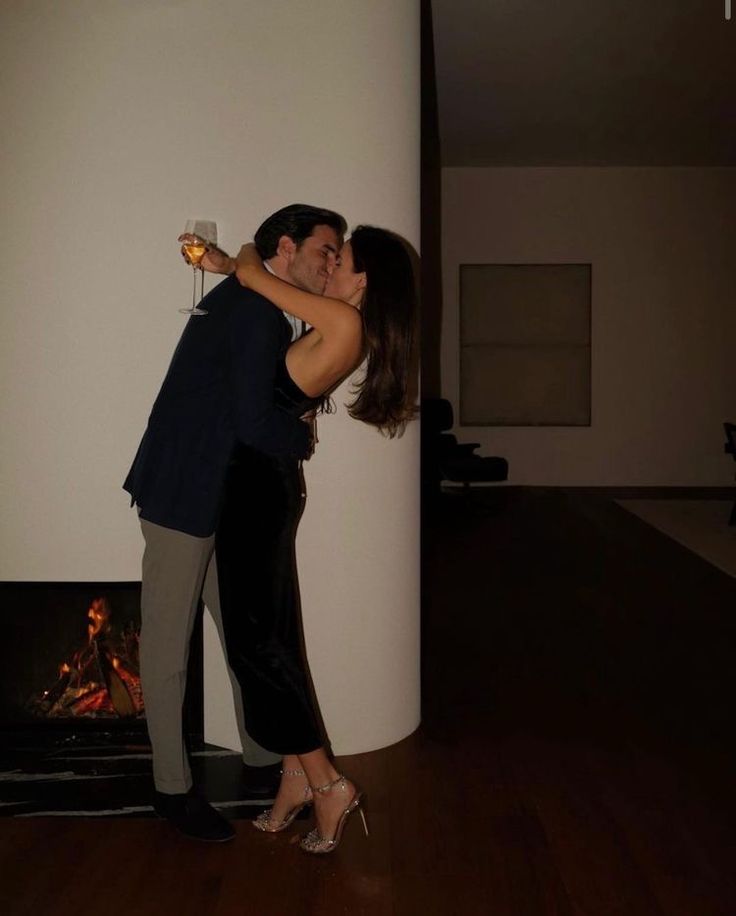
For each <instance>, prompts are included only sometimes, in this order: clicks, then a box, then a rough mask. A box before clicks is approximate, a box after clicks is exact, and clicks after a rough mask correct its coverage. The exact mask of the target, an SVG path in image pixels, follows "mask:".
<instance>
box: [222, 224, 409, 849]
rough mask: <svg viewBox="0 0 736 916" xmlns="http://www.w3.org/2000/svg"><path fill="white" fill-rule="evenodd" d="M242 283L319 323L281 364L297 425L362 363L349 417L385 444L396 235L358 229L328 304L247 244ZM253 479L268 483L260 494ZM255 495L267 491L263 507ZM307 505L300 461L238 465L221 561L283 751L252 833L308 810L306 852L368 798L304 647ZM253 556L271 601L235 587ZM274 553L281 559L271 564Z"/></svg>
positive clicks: (231, 608)
mask: <svg viewBox="0 0 736 916" xmlns="http://www.w3.org/2000/svg"><path fill="white" fill-rule="evenodd" d="M236 276H237V278H238V280H239V281H240V283H241V284H242V285H243V286H246V287H248V288H250V289H253V290H254V291H256V292H257V293H260V294H261V295H263V296H265V297H266V298H267V299H269V300H270V301H271V302H272V303H274V305H276V306H277V307H278V308H280V309H281V310H283V311H286V312H289V313H291V314H292V315H295V316H296V317H297V318H300V319H302V320H303V321H305V322H307V323H308V324H310V325H311V326H312V328H311V330H310V331H309V332H308V333H307V334H306V335H304V336H303V337H301V338H300V339H299V340H296V341H295V342H293V343H292V344H291V345H290V346H289V348H288V350H287V351H286V353H285V356H284V360H283V366H280V367H279V370H278V372H277V378H276V397H277V401H278V402H279V403H280V406H282V407H283V408H284V409H286V410H289V411H291V412H293V413H294V415H297V416H302V415H303V414H305V413H308V412H309V411H310V410H314V409H315V408H318V407H319V406H321V405H322V404H323V403H324V401H325V398H326V396H327V395H329V392H330V391H332V390H333V389H334V388H335V387H336V385H337V384H338V383H339V382H340V381H341V380H342V379H344V378H345V377H346V376H347V375H348V374H349V373H350V372H352V371H353V370H354V369H355V368H356V367H357V366H358V365H360V364H361V363H362V362H364V361H365V371H364V374H363V376H362V379H361V381H360V382H359V383H358V384H357V386H356V392H355V394H356V396H355V398H354V400H353V401H352V403H351V404H350V405H349V413H350V415H351V416H353V417H355V418H356V419H359V420H362V421H364V422H366V423H369V424H371V425H373V426H376V427H378V428H379V429H380V430H382V431H383V432H385V433H386V434H388V435H389V436H394V435H396V433H397V432H398V431H400V429H401V428H402V427H403V425H404V424H405V423H406V422H407V420H409V419H410V418H411V416H412V414H413V410H414V408H413V406H412V405H411V404H410V403H409V398H408V394H407V381H408V375H409V364H410V358H411V344H412V329H413V322H414V305H415V290H414V276H413V271H412V267H411V262H410V259H409V256H408V254H407V251H406V249H405V248H404V245H403V244H402V243H401V242H400V241H399V240H398V238H396V237H395V236H393V235H392V234H391V233H389V232H387V231H385V230H382V229H376V228H373V227H369V226H361V227H358V228H357V229H356V230H355V232H354V233H353V236H352V238H351V239H350V241H348V242H346V243H345V245H344V246H343V248H342V250H341V253H340V259H339V264H338V266H337V267H336V268H335V269H334V271H333V273H332V274H331V276H330V279H329V282H328V286H327V289H326V291H325V292H326V295H325V296H318V295H314V294H312V293H308V292H305V291H303V290H300V289H298V288H296V287H294V286H291V285H290V284H288V283H286V282H284V281H282V280H280V279H278V278H277V277H275V276H273V275H272V274H270V273H269V272H268V271H267V270H266V269H265V268H264V266H263V262H262V261H261V259H260V257H259V256H258V253H257V251H256V249H255V246H254V245H252V244H251V245H244V246H243V248H242V249H241V251H240V254H239V255H238V258H237V261H236ZM254 480H255V481H261V482H262V486H261V487H260V488H259V487H258V486H254ZM259 489H260V490H262V492H264V493H267V494H268V497H267V499H266V500H263V501H261V502H259V496H258V492H257V491H258V490H259ZM302 496H303V494H302V492H301V485H300V476H299V468H298V465H297V463H296V462H295V461H290V460H286V459H285V460H283V461H280V460H278V459H273V458H269V457H268V456H262V455H258V454H255V455H254V454H253V453H252V452H248V450H246V449H244V450H243V451H242V452H241V453H240V454H238V455H236V456H235V461H234V463H233V466H232V467H231V473H230V475H229V479H228V483H227V486H226V492H225V499H224V508H223V515H222V520H221V522H220V525H219V526H218V531H217V542H216V543H217V546H216V552H217V562H218V576H219V585H220V601H221V604H222V610H223V618H224V620H225V628H226V639H227V642H228V644H230V643H231V642H232V644H233V645H237V646H239V647H240V646H245V647H248V648H245V649H244V650H243V651H242V652H240V650H238V652H237V653H236V657H233V656H232V655H230V656H229V657H230V663H231V666H232V667H233V670H234V671H235V673H236V675H237V677H238V680H239V681H240V684H241V687H242V688H243V699H244V706H245V714H246V724H247V727H248V731H249V733H250V734H252V735H253V737H255V738H256V740H257V741H258V742H259V743H260V744H262V745H263V746H264V747H266V748H268V749H269V750H273V751H275V752H276V753H281V754H283V768H282V779H281V784H280V787H279V791H278V794H277V797H276V799H275V803H274V806H273V808H271V809H269V810H268V811H266V812H264V813H263V814H262V815H261V816H260V817H258V818H257V819H256V821H255V822H254V824H255V826H256V827H257V828H258V829H260V830H262V831H265V832H270V833H276V832H279V831H281V830H283V829H285V828H286V827H288V826H289V825H290V824H291V823H292V821H293V820H294V818H295V817H296V815H297V814H298V813H299V811H301V810H302V809H303V808H304V807H305V806H306V805H309V804H313V805H314V811H315V818H316V822H317V826H316V828H315V829H314V830H312V831H311V832H310V833H308V834H307V835H306V836H305V837H304V838H303V839H302V841H301V847H302V849H304V850H305V851H306V852H310V853H327V852H331V851H333V850H334V849H335V848H336V847H337V844H338V843H339V841H340V838H341V835H342V831H343V828H344V826H345V823H346V820H347V818H348V816H349V815H350V814H351V813H352V812H353V811H356V810H360V812H361V816H363V811H362V809H361V800H362V793H361V791H360V789H359V788H358V787H357V786H356V785H355V784H354V783H352V782H351V781H350V780H349V779H347V778H346V777H345V776H343V775H342V774H340V773H338V772H337V770H336V769H335V767H334V766H333V764H332V761H331V759H330V757H329V755H328V753H327V750H326V748H325V741H324V737H323V732H322V729H321V723H320V721H319V714H318V711H317V708H316V702H315V701H314V697H313V692H312V690H311V684H310V682H309V676H308V673H307V668H306V661H305V658H304V653H303V647H302V644H301V631H300V626H299V610H298V599H297V596H296V579H295V574H294V566H293V562H291V561H292V560H293V553H292V552H291V551H292V550H293V541H294V536H295V533H296V525H297V523H298V520H299V516H300V514H301V510H302V506H303V503H302ZM254 514H255V518H256V520H257V524H258V526H259V527H258V532H259V537H258V538H257V539H254V538H252V537H250V538H244V537H243V536H242V534H241V531H242V519H243V518H246V517H247V518H248V519H249V526H251V527H252V520H253V517H254ZM254 540H257V543H254ZM287 540H288V542H289V544H288V549H286V548H287V544H286V541H287ZM246 551H247V554H246ZM254 551H255V557H254ZM259 551H262V554H259ZM246 555H247V556H248V562H249V563H250V564H253V563H254V562H255V563H256V564H258V563H262V564H263V565H264V566H265V567H266V575H264V576H263V577H262V578H263V583H267V584H266V585H265V586H264V585H263V584H262V585H260V586H256V588H259V589H261V590H263V588H265V589H266V590H267V591H268V594H257V595H255V596H254V595H253V592H252V588H251V589H250V590H249V587H250V584H249V582H248V581H247V579H246V580H241V578H239V576H238V572H237V570H238V567H239V565H242V560H243V558H244V557H245V556H246ZM274 556H279V557H281V560H280V561H279V562H278V563H277V564H276V565H273V566H270V565H269V564H271V563H272V561H271V558H272V557H274ZM287 558H288V560H289V562H287ZM239 561H240V562H239ZM251 568H252V566H251ZM258 568H260V567H258ZM254 602H256V603H258V602H260V604H261V605H262V606H268V607H270V608H271V609H272V612H270V615H269V617H268V619H267V620H265V619H262V620H260V621H254V620H253V619H249V617H248V614H247V613H244V611H243V609H245V608H248V606H249V605H253V603H254ZM228 630H229V631H230V632H228ZM236 631H237V632H236ZM231 635H232V636H233V638H232V640H231V639H230V636H231ZM363 823H364V826H365V818H364V817H363Z"/></svg>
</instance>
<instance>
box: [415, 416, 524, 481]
mask: <svg viewBox="0 0 736 916" xmlns="http://www.w3.org/2000/svg"><path fill="white" fill-rule="evenodd" d="M421 416H422V485H423V487H424V488H425V490H426V491H428V492H438V491H439V488H440V485H441V484H442V481H444V480H449V481H451V482H453V483H461V484H462V485H463V488H464V489H465V490H469V489H470V486H471V484H473V483H489V482H493V483H495V482H500V481H502V480H508V476H509V464H508V461H506V459H505V458H498V457H495V456H491V457H485V456H483V455H476V454H475V450H476V449H477V448H480V443H479V442H458V441H457V438H456V437H455V436H453V435H452V433H448V432H447V430H449V429H452V427H453V424H454V417H453V411H452V404H450V402H449V401H447V400H445V398H424V399H423V400H422V412H421Z"/></svg>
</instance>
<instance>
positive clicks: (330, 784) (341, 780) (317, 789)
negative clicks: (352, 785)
mask: <svg viewBox="0 0 736 916" xmlns="http://www.w3.org/2000/svg"><path fill="white" fill-rule="evenodd" d="M339 783H342V788H343V789H344V788H345V777H344V776H343V775H342V774H340V775H339V776H338V777H337V779H333V780H332V782H326V783H325V784H324V785H323V786H312V787H311V789H312V792H319V794H320V795H324V794H325V793H326V792H329V791H330V789H332V788H333V786H336V785H338V784H339Z"/></svg>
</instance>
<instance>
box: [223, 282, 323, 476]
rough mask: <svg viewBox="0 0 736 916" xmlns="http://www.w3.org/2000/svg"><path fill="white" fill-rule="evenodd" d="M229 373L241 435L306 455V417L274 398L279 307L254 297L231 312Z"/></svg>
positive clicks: (280, 341)
mask: <svg viewBox="0 0 736 916" xmlns="http://www.w3.org/2000/svg"><path fill="white" fill-rule="evenodd" d="M231 331H232V333H231V334H230V341H229V349H230V378H231V383H232V396H233V402H234V403H233V416H234V418H235V434H236V436H237V438H238V439H239V440H240V441H241V442H244V443H245V444H246V445H250V446H252V447H253V448H257V449H259V450H260V451H263V452H266V453H268V454H270V455H279V456H281V455H283V456H289V457H295V458H303V457H305V455H306V454H307V451H308V439H309V430H308V427H307V424H306V423H302V421H301V420H299V419H298V418H297V417H293V416H291V415H290V414H289V413H287V412H286V411H285V410H282V409H281V408H280V407H278V406H277V405H276V403H275V394H274V388H275V382H276V369H277V365H278V361H279V360H280V359H283V346H284V329H283V321H282V319H281V315H280V313H279V312H278V311H277V310H276V309H275V308H274V306H273V305H271V304H270V303H269V302H268V301H266V300H265V299H262V298H260V297H258V298H256V297H253V298H252V299H251V300H250V301H248V302H242V303H239V304H238V305H237V306H236V307H235V308H234V309H233V311H232V313H231Z"/></svg>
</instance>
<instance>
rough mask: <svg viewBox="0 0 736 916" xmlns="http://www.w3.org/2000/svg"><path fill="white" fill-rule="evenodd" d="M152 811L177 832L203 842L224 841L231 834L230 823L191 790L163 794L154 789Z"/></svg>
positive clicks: (233, 832)
mask: <svg viewBox="0 0 736 916" xmlns="http://www.w3.org/2000/svg"><path fill="white" fill-rule="evenodd" d="M153 810H154V811H155V812H156V814H158V816H159V817H163V818H164V819H165V820H167V821H168V822H169V823H170V824H171V825H172V826H173V827H175V828H176V829H177V830H178V831H179V833H183V834H184V836H188V837H192V838H193V839H195V840H204V841H205V842H207V843H226V842H227V841H228V840H232V838H233V837H234V836H235V830H234V829H233V826H232V824H231V823H230V822H229V821H227V820H225V818H224V817H223V816H222V815H221V814H220V813H219V811H216V810H215V809H214V808H213V807H212V805H211V804H210V803H209V802H208V801H207V800H206V799H204V798H202V796H201V795H197V794H196V793H195V792H194V790H192V789H190V790H189V792H186V793H182V794H177V795H167V794H166V793H164V792H155V793H154V800H153Z"/></svg>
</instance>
